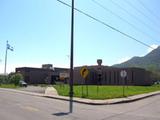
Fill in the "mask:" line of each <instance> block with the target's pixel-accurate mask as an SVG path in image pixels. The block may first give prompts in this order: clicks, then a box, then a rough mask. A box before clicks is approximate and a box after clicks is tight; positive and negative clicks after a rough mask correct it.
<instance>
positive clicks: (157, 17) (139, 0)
mask: <svg viewBox="0 0 160 120" xmlns="http://www.w3.org/2000/svg"><path fill="white" fill-rule="evenodd" d="M137 1H138V2H139V3H140V4H141V5H142V6H143V7H144V8H145V9H146V10H147V11H148V12H149V13H150V14H151V15H153V16H154V17H155V18H156V19H157V21H159V19H160V17H159V16H157V15H156V14H155V13H154V12H152V11H151V10H150V9H149V8H148V7H147V6H146V5H145V4H144V3H143V2H142V1H141V0H137Z"/></svg>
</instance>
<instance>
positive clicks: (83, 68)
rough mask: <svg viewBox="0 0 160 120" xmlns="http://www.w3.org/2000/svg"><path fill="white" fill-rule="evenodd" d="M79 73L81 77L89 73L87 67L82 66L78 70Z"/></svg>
mask: <svg viewBox="0 0 160 120" xmlns="http://www.w3.org/2000/svg"><path fill="white" fill-rule="evenodd" d="M80 74H81V76H82V77H83V78H86V77H87V75H88V74H89V70H88V69H87V67H82V68H81V70H80Z"/></svg>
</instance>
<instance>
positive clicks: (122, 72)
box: [120, 70, 127, 97]
mask: <svg viewBox="0 0 160 120" xmlns="http://www.w3.org/2000/svg"><path fill="white" fill-rule="evenodd" d="M120 76H121V77H122V79H123V97H124V96H125V91H124V89H125V88H124V87H125V78H126V77H127V72H126V71H125V70H121V72H120Z"/></svg>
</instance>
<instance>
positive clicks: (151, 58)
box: [113, 46, 160, 70]
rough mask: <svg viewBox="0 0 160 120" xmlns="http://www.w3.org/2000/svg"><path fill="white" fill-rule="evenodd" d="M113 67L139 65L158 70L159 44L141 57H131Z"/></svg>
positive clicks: (159, 58) (159, 59) (159, 62)
mask: <svg viewBox="0 0 160 120" xmlns="http://www.w3.org/2000/svg"><path fill="white" fill-rule="evenodd" d="M113 67H140V68H145V69H151V70H153V69H154V70H160V46H159V47H158V48H156V49H154V50H152V51H151V52H150V53H148V54H147V55H145V56H143V57H133V58H131V59H130V60H128V61H126V62H123V63H121V64H116V65H113Z"/></svg>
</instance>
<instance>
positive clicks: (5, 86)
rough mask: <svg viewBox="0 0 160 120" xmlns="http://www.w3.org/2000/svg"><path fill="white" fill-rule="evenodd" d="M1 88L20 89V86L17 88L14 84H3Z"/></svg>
mask: <svg viewBox="0 0 160 120" xmlns="http://www.w3.org/2000/svg"><path fill="white" fill-rule="evenodd" d="M0 88H14V89H15V88H19V86H15V85H14V84H1V85H0Z"/></svg>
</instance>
